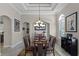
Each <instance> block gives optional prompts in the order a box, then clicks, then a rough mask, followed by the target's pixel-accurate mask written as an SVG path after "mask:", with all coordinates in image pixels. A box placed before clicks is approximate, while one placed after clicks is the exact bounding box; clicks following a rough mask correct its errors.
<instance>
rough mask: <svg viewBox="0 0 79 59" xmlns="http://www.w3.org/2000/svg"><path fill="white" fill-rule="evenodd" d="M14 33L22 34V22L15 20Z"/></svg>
mask: <svg viewBox="0 0 79 59" xmlns="http://www.w3.org/2000/svg"><path fill="white" fill-rule="evenodd" d="M14 32H20V21H19V20H17V19H14Z"/></svg>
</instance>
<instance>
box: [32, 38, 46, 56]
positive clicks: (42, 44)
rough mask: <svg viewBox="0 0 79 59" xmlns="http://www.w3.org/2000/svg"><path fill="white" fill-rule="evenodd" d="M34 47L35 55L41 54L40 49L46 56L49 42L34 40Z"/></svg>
mask: <svg viewBox="0 0 79 59" xmlns="http://www.w3.org/2000/svg"><path fill="white" fill-rule="evenodd" d="M40 46H42V49H40V48H41V47H40ZM32 47H33V48H34V49H33V53H34V54H35V55H36V53H38V54H39V49H40V52H41V50H43V51H42V54H44V55H46V48H47V47H48V40H47V39H40V40H37V39H34V40H33V41H32ZM35 50H36V51H35Z"/></svg>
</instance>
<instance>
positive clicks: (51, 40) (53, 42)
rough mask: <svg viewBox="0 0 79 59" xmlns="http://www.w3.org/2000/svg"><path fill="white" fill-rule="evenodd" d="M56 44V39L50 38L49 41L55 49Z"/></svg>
mask: <svg viewBox="0 0 79 59" xmlns="http://www.w3.org/2000/svg"><path fill="white" fill-rule="evenodd" d="M55 43H56V37H54V36H50V39H49V44H50V46H51V47H54V46H55Z"/></svg>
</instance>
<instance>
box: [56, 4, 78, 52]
mask: <svg viewBox="0 0 79 59" xmlns="http://www.w3.org/2000/svg"><path fill="white" fill-rule="evenodd" d="M76 11H77V12H78V21H77V22H78V26H77V27H78V31H77V32H66V33H71V34H73V36H74V37H76V38H78V52H79V3H73V4H68V5H67V6H66V7H65V8H64V9H63V10H61V11H60V12H59V13H58V14H57V15H56V16H57V17H56V19H57V20H56V21H57V25H56V26H57V27H56V28H57V29H56V31H57V32H56V33H57V37H58V44H59V45H60V46H61V40H60V38H59V32H58V28H59V26H58V20H59V16H60V15H61V14H64V15H65V16H67V15H70V14H72V13H74V12H76Z"/></svg>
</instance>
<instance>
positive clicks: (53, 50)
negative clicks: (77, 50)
mask: <svg viewBox="0 0 79 59" xmlns="http://www.w3.org/2000/svg"><path fill="white" fill-rule="evenodd" d="M53 55H54V56H55V50H54V48H53Z"/></svg>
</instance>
